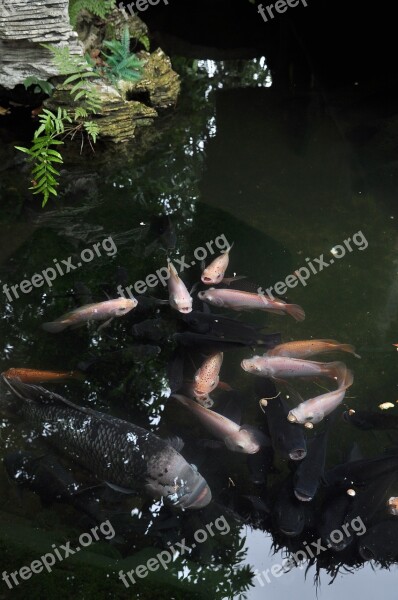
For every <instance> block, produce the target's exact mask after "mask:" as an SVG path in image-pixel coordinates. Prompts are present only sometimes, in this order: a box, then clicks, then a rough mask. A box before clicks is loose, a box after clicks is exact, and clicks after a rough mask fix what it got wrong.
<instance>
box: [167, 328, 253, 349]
mask: <svg viewBox="0 0 398 600" xmlns="http://www.w3.org/2000/svg"><path fill="white" fill-rule="evenodd" d="M172 338H173V339H174V340H175V341H176V342H177V343H178V344H179V345H180V346H184V347H188V348H193V349H194V350H197V351H198V352H203V353H204V354H210V353H211V352H226V351H227V350H234V349H236V348H244V347H246V344H245V343H244V342H238V341H236V340H234V339H229V338H226V339H220V338H218V337H215V336H212V335H201V334H200V333H191V332H190V331H185V332H184V333H175V334H174V335H173V336H172Z"/></svg>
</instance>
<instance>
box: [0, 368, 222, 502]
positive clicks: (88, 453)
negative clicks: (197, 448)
mask: <svg viewBox="0 0 398 600" xmlns="http://www.w3.org/2000/svg"><path fill="white" fill-rule="evenodd" d="M3 380H4V381H5V383H6V384H7V385H8V387H9V388H10V389H11V391H12V392H13V394H15V396H17V397H18V398H20V399H22V400H23V402H22V404H21V412H22V414H23V415H24V416H25V418H27V419H28V420H29V421H31V422H32V423H33V424H34V425H35V426H36V427H38V428H39V429H41V434H42V435H43V436H44V437H45V438H46V440H47V441H48V442H50V443H51V444H53V445H54V446H56V447H57V448H58V449H59V450H61V451H62V452H65V453H66V454H67V455H68V456H69V457H71V458H73V459H74V460H76V461H77V462H79V463H80V464H81V465H82V466H83V467H85V468H86V469H88V470H89V471H91V472H92V473H93V474H94V475H96V477H97V478H98V479H100V480H101V481H105V482H107V483H108V484H109V485H110V486H111V487H112V486H113V487H116V489H120V488H121V489H122V491H133V490H137V491H144V492H145V493H146V494H148V495H150V496H151V497H152V498H163V499H164V501H165V502H166V503H168V504H170V505H173V506H176V507H179V508H202V507H203V506H207V504H209V502H210V500H211V492H210V489H209V487H208V485H207V483H206V481H205V479H203V477H202V476H201V475H200V474H199V473H198V471H197V469H196V468H194V467H192V466H191V465H190V464H188V463H187V461H186V460H185V459H184V458H183V456H181V454H180V453H179V452H177V450H176V449H175V448H174V447H173V446H172V445H171V443H170V442H168V441H165V440H162V439H161V438H159V437H157V436H156V435H154V434H153V433H151V432H150V431H147V430H145V429H143V428H142V427H138V426H137V425H133V424H132V423H128V422H127V421H123V420H122V419H118V418H116V417H112V416H111V415H107V414H104V413H100V412H97V411H95V410H92V409H90V408H84V407H80V406H77V405H76V404H73V403H72V402H70V401H69V400H66V399H65V398H62V397H61V396H59V395H57V394H54V393H51V392H49V391H48V390H45V389H44V388H41V387H38V386H33V385H27V384H24V383H21V382H20V381H18V380H12V381H11V380H9V379H5V378H4V379H3Z"/></svg>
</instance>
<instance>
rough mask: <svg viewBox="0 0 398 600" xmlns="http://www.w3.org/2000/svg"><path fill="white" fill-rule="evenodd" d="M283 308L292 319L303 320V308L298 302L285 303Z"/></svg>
mask: <svg viewBox="0 0 398 600" xmlns="http://www.w3.org/2000/svg"><path fill="white" fill-rule="evenodd" d="M284 310H285V311H286V312H287V314H288V315H290V316H291V317H293V319H296V321H304V319H305V312H304V309H303V308H302V307H301V306H299V305H298V304H286V305H285V306H284Z"/></svg>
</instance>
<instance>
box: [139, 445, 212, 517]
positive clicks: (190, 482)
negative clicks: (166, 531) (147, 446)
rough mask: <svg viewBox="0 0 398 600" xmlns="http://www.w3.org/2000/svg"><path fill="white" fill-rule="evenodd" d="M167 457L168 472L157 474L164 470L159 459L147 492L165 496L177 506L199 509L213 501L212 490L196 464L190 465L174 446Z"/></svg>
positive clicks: (167, 501) (160, 496)
mask: <svg viewBox="0 0 398 600" xmlns="http://www.w3.org/2000/svg"><path fill="white" fill-rule="evenodd" d="M166 457H167V461H166V462H167V467H166V469H165V470H166V471H167V472H166V473H164V474H163V476H162V477H159V475H158V476H156V472H157V471H162V468H161V466H160V462H159V459H157V460H156V461H155V464H154V465H153V467H154V469H153V470H152V471H153V473H154V475H153V476H152V477H151V478H150V480H148V481H147V484H146V486H145V487H146V490H147V492H148V493H150V494H151V495H152V496H153V497H155V498H163V500H164V502H165V504H168V505H169V506H174V507H176V508H181V509H199V508H203V507H204V506H207V505H208V504H209V503H210V501H211V497H212V496H211V491H210V488H209V486H208V484H207V481H206V480H205V479H204V477H203V476H202V475H201V474H200V473H199V471H198V469H197V468H196V467H195V465H190V464H189V463H188V462H187V461H186V460H185V458H184V457H183V456H182V455H181V454H180V453H179V452H177V451H176V450H174V449H173V448H170V449H169V452H168V453H167V454H166V455H165V456H164V458H166ZM165 464H166V463H164V464H163V466H165ZM159 466H160V468H159Z"/></svg>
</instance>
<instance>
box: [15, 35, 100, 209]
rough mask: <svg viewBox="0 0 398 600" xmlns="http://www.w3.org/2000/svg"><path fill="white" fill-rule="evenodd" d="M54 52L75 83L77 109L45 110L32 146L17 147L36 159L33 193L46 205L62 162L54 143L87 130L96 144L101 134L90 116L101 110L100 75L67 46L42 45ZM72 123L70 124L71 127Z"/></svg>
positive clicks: (73, 95) (62, 71) (60, 68)
mask: <svg viewBox="0 0 398 600" xmlns="http://www.w3.org/2000/svg"><path fill="white" fill-rule="evenodd" d="M43 46H45V47H46V48H48V49H49V50H50V51H51V52H52V53H53V61H54V64H55V65H56V66H57V68H58V71H59V72H60V74H61V75H69V76H68V77H67V78H66V79H65V82H64V85H72V88H71V90H70V92H69V93H70V95H71V99H72V101H73V102H75V103H79V105H77V106H76V107H75V108H74V109H72V110H66V109H61V108H58V112H57V114H54V113H53V112H52V111H51V110H48V109H44V110H43V112H42V114H41V115H40V117H39V123H40V125H39V128H38V129H37V130H36V131H35V134H34V137H33V140H32V146H31V147H30V148H24V147H21V146H16V148H17V150H20V151H21V152H24V153H25V154H28V156H29V158H30V160H31V161H32V162H33V168H32V184H33V185H32V187H31V188H30V189H32V190H33V193H34V194H41V195H42V198H43V201H42V206H45V205H46V204H47V202H48V200H49V198H50V195H54V196H57V189H56V188H57V186H58V185H59V183H58V181H57V177H59V175H60V174H59V171H57V170H56V168H55V167H54V163H60V164H62V163H63V158H62V155H61V154H60V153H59V152H58V151H57V150H55V149H54V146H60V145H63V143H64V142H63V140H60V139H58V138H60V137H66V136H68V135H69V136H70V137H71V138H72V139H73V137H74V136H75V135H76V133H78V132H79V131H80V132H81V133H82V143H83V142H84V132H85V133H86V135H87V137H88V140H89V142H90V144H91V142H93V143H95V142H96V141H97V137H98V134H99V127H98V124H97V123H96V122H95V121H93V120H91V119H89V117H90V115H93V114H96V113H98V112H99V109H100V107H101V101H100V97H99V94H98V92H97V89H96V87H95V85H94V84H93V82H92V81H90V79H91V78H93V77H97V74H96V73H94V72H93V71H92V70H89V68H90V67H89V65H88V64H87V62H85V61H84V60H82V59H81V57H79V56H72V55H71V54H70V50H69V48H68V47H64V48H56V47H54V46H51V45H46V44H43ZM68 125H69V126H68Z"/></svg>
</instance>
